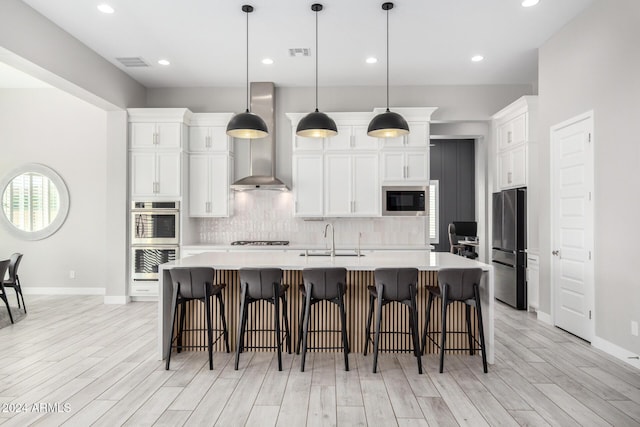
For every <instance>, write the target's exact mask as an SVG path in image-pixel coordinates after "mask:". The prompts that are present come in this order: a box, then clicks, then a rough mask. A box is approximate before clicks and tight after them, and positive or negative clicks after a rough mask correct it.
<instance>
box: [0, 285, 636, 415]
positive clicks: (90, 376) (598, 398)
mask: <svg viewBox="0 0 640 427" xmlns="http://www.w3.org/2000/svg"><path fill="white" fill-rule="evenodd" d="M101 301H102V299H101V298H99V297H64V298H63V297H44V296H43V297H35V296H30V297H29V298H27V303H28V308H29V310H30V311H29V314H28V316H27V317H26V318H25V319H23V320H22V321H21V322H19V323H17V324H16V325H13V326H9V327H6V328H3V329H0V361H1V363H0V405H2V407H1V408H0V409H1V410H2V412H0V424H2V426H3V427H4V426H12V425H16V426H27V425H37V426H54V425H61V424H64V425H69V426H88V425H96V426H109V427H111V426H117V425H130V426H145V425H156V426H180V425H187V426H200V425H220V426H233V425H254V426H270V425H282V426H303V425H305V424H306V425H308V426H315V425H344V426H351V425H370V426H392V425H401V426H426V425H430V426H435V425H469V426H481V425H532V426H538V425H556V426H563V427H564V426H572V425H588V426H591V425H614V426H630V425H636V426H637V425H640V371H638V370H636V369H634V368H632V367H630V366H628V365H625V364H624V363H622V362H620V361H618V360H616V359H613V358H611V357H609V356H607V355H605V354H604V353H602V352H600V351H598V350H595V349H592V348H591V347H590V346H588V345H587V344H585V343H584V342H582V341H580V340H579V339H577V338H575V337H573V336H571V335H569V334H567V333H564V332H562V331H560V330H558V329H554V328H551V327H549V326H547V325H544V324H541V323H538V322H537V321H536V320H535V318H534V317H532V316H531V315H529V314H527V313H523V312H517V311H514V310H511V309H510V308H507V307H506V306H503V305H501V304H498V307H497V309H498V310H497V316H496V342H497V346H496V364H495V365H490V366H489V373H488V374H483V373H482V368H481V360H480V357H479V356H474V357H471V356H453V355H447V356H446V357H445V373H443V374H440V373H438V372H437V357H435V356H425V357H424V358H423V362H424V365H425V368H426V372H425V374H424V375H418V374H417V367H416V364H415V358H413V357H412V356H410V355H398V356H396V355H390V354H385V355H382V356H381V359H380V369H379V373H378V374H372V373H371V363H372V357H371V356H367V357H363V356H362V355H361V354H352V355H350V363H351V368H352V369H351V371H349V372H345V371H344V369H343V361H342V354H340V353H338V354H332V353H314V354H310V355H309V356H308V358H307V370H306V372H304V373H301V372H300V369H299V361H300V358H299V356H295V355H294V356H289V355H286V356H285V357H284V367H285V368H284V370H283V371H282V372H278V370H277V365H276V362H275V357H274V353H244V354H243V355H242V357H241V366H240V370H238V371H234V369H233V357H232V355H230V354H224V353H223V354H221V353H218V354H216V355H215V359H214V370H213V371H209V369H208V366H207V361H206V359H207V358H206V353H203V352H190V353H181V354H179V355H178V354H176V355H175V356H174V357H173V359H172V364H171V370H170V371H165V370H164V363H162V362H161V361H159V360H156V316H157V311H156V304H154V303H133V304H129V305H126V306H117V305H103V304H102V303H101ZM14 304H15V302H14ZM0 309H4V307H0ZM16 309H17V308H16ZM40 404H49V405H50V406H49V407H48V408H47V407H46V405H45V406H41V405H40ZM56 404H58V406H57V407H56ZM38 410H39V411H38ZM17 411H23V412H17ZM24 411H26V412H24Z"/></svg>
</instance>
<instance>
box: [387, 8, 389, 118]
mask: <svg viewBox="0 0 640 427" xmlns="http://www.w3.org/2000/svg"><path fill="white" fill-rule="evenodd" d="M387 112H389V9H387Z"/></svg>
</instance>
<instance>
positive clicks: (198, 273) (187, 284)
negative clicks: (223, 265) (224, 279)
mask: <svg viewBox="0 0 640 427" xmlns="http://www.w3.org/2000/svg"><path fill="white" fill-rule="evenodd" d="M169 272H170V274H171V281H172V282H173V303H172V305H171V319H172V323H171V336H170V338H169V346H168V348H167V366H166V369H167V370H168V369H169V364H170V362H171V349H172V348H173V347H175V348H176V350H177V351H178V353H179V352H180V351H181V350H182V349H183V348H194V347H200V346H197V345H184V344H183V335H184V333H185V332H191V331H206V336H207V350H208V352H209V369H213V345H214V344H215V343H216V342H218V340H219V339H220V338H221V337H224V342H225V346H226V350H227V353H229V332H228V330H227V320H226V317H225V314H224V301H223V300H222V290H223V289H224V288H225V286H226V284H224V283H222V284H214V283H213V282H214V278H215V270H214V269H213V268H209V267H194V268H186V267H180V268H172V269H171V270H169ZM213 296H215V297H216V298H217V299H218V304H219V307H220V320H221V321H222V328H216V329H214V328H213V327H212V321H211V297H213ZM193 300H198V301H201V302H203V303H204V306H205V310H204V313H205V321H206V329H185V327H184V326H185V325H184V324H185V317H186V312H187V310H186V309H187V302H189V301H193ZM178 311H179V312H180V314H179V316H180V321H179V324H178V333H177V335H176V337H175V338H174V336H173V335H174V333H175V324H176V319H177V318H178ZM213 332H219V334H218V336H217V337H216V339H215V341H214V339H213ZM174 341H176V345H175V346H174V345H173V342H174Z"/></svg>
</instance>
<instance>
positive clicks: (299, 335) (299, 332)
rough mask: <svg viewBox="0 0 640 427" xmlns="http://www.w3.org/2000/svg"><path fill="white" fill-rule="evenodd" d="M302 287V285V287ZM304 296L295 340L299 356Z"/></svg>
mask: <svg viewBox="0 0 640 427" xmlns="http://www.w3.org/2000/svg"><path fill="white" fill-rule="evenodd" d="M303 286H304V285H303ZM305 301H306V296H305V297H304V298H303V299H302V304H303V305H302V307H301V308H300V319H299V320H298V339H297V340H296V354H300V347H301V346H302V333H303V323H304V304H305Z"/></svg>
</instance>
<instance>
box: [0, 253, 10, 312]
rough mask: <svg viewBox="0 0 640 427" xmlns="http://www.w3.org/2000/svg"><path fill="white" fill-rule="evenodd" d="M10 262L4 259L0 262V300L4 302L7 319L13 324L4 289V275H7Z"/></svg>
mask: <svg viewBox="0 0 640 427" xmlns="http://www.w3.org/2000/svg"><path fill="white" fill-rule="evenodd" d="M10 263H11V260H9V259H5V260H3V261H0V298H1V299H2V300H3V301H4V303H5V304H6V306H7V311H8V312H9V319H10V320H11V323H13V315H12V314H11V307H9V300H8V299H7V292H6V291H5V289H4V275H5V274H7V269H8V268H9V264H10Z"/></svg>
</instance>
